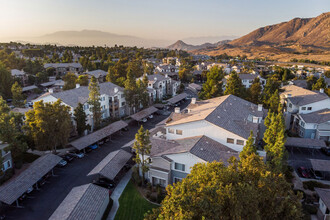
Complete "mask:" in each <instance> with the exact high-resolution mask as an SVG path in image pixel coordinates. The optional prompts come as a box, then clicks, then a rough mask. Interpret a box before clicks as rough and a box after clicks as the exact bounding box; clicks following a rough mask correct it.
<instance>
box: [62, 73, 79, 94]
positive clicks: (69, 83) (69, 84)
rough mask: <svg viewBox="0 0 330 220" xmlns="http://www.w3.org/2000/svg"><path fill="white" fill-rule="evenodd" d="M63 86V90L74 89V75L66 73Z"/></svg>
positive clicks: (75, 77)
mask: <svg viewBox="0 0 330 220" xmlns="http://www.w3.org/2000/svg"><path fill="white" fill-rule="evenodd" d="M63 81H64V86H63V90H70V89H74V88H76V81H77V76H76V75H75V74H74V73H67V74H66V75H65V76H64V77H63Z"/></svg>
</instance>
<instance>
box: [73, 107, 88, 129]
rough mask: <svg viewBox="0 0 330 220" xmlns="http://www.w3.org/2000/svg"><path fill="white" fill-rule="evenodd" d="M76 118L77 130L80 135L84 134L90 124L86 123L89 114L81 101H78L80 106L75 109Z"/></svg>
mask: <svg viewBox="0 0 330 220" xmlns="http://www.w3.org/2000/svg"><path fill="white" fill-rule="evenodd" d="M73 115H74V119H75V121H76V123H77V132H78V135H82V134H83V133H84V131H85V130H86V129H88V126H87V124H86V122H87V116H86V113H85V111H84V106H83V104H81V103H78V106H77V107H76V108H75V109H74V114H73Z"/></svg>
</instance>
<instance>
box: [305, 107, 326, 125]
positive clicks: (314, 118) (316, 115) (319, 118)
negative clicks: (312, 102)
mask: <svg viewBox="0 0 330 220" xmlns="http://www.w3.org/2000/svg"><path fill="white" fill-rule="evenodd" d="M299 116H300V117H301V118H302V119H303V120H304V121H305V122H306V123H315V124H322V123H324V122H327V121H330V109H329V108H326V109H322V110H319V111H316V112H311V113H308V114H300V115H299Z"/></svg>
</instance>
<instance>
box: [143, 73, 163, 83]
mask: <svg viewBox="0 0 330 220" xmlns="http://www.w3.org/2000/svg"><path fill="white" fill-rule="evenodd" d="M147 77H148V80H149V81H151V82H153V83H156V82H159V81H163V80H167V79H169V78H166V77H165V76H163V75H162V74H153V75H147ZM142 79H143V77H141V80H142Z"/></svg>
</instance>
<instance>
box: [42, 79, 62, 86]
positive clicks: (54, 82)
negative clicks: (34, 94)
mask: <svg viewBox="0 0 330 220" xmlns="http://www.w3.org/2000/svg"><path fill="white" fill-rule="evenodd" d="M55 84H63V85H64V81H63V80H61V79H58V80H55V81H50V82H45V83H41V84H40V85H41V86H43V87H47V86H52V85H55Z"/></svg>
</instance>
